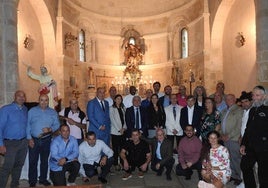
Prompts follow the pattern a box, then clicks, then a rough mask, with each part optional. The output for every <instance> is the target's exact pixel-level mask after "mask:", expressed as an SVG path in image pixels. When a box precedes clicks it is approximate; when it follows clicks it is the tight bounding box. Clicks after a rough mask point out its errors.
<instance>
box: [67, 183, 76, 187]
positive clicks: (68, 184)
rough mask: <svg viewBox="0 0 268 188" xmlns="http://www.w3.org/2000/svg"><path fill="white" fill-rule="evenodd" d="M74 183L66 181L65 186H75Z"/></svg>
mask: <svg viewBox="0 0 268 188" xmlns="http://www.w3.org/2000/svg"><path fill="white" fill-rule="evenodd" d="M75 185H76V183H69V182H68V183H67V186H75Z"/></svg>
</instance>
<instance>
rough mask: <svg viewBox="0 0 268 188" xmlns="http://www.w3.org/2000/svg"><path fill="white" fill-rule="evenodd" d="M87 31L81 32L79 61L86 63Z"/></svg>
mask: <svg viewBox="0 0 268 188" xmlns="http://www.w3.org/2000/svg"><path fill="white" fill-rule="evenodd" d="M85 41H86V40H85V31H84V30H83V29H81V31H80V32H79V61H82V62H85V61H86V51H85V47H86V45H85Z"/></svg>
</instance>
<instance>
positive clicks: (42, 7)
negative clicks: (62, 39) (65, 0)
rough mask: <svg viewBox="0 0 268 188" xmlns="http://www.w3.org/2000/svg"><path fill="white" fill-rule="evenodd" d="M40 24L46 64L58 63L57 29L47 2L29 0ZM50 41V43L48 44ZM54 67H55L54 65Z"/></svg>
mask: <svg viewBox="0 0 268 188" xmlns="http://www.w3.org/2000/svg"><path fill="white" fill-rule="evenodd" d="M29 2H30V4H31V5H32V7H33V9H34V11H35V13H36V15H38V16H37V18H38V20H39V23H40V27H41V30H42V37H43V41H44V43H43V45H44V49H45V50H44V57H45V59H44V62H45V63H47V64H50V63H55V62H56V53H55V52H56V39H55V36H56V35H55V27H54V26H53V25H54V23H53V20H52V16H51V15H50V12H49V10H48V7H47V5H46V3H45V1H36V0H29ZM48 41H49V42H48ZM53 66H54V65H53Z"/></svg>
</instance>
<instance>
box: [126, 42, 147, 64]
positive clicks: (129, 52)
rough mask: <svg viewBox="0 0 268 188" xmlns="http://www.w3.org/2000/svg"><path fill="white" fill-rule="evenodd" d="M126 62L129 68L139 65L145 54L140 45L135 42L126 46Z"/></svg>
mask: <svg viewBox="0 0 268 188" xmlns="http://www.w3.org/2000/svg"><path fill="white" fill-rule="evenodd" d="M124 56H125V64H126V65H127V67H128V68H130V69H131V68H135V67H138V65H140V64H141V63H142V59H143V54H142V53H141V51H140V49H139V47H137V46H136V45H133V44H129V43H128V44H127V45H126V46H125V52H124Z"/></svg>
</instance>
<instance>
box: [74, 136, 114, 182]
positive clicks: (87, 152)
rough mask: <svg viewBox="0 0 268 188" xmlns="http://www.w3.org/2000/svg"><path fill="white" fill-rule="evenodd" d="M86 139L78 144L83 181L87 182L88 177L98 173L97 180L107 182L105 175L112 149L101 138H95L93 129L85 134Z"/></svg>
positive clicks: (109, 166)
mask: <svg viewBox="0 0 268 188" xmlns="http://www.w3.org/2000/svg"><path fill="white" fill-rule="evenodd" d="M86 139H87V140H86V141H84V142H83V143H82V144H80V146H79V158H78V159H79V162H80V163H81V167H80V173H81V174H82V176H83V181H84V182H87V181H89V178H91V177H93V176H94V175H96V174H98V180H99V181H100V182H102V183H107V180H106V176H107V174H108V173H109V171H110V168H111V166H112V164H113V154H114V153H113V150H112V149H111V148H109V146H107V145H106V144H105V143H104V142H103V141H102V140H99V139H96V134H95V133H94V132H93V131H89V132H88V133H87V134H86Z"/></svg>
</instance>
